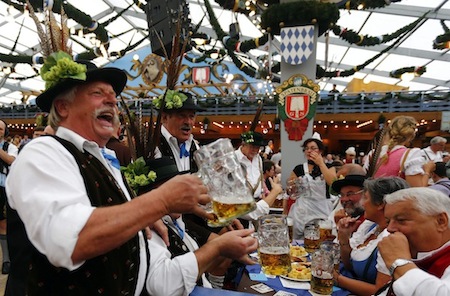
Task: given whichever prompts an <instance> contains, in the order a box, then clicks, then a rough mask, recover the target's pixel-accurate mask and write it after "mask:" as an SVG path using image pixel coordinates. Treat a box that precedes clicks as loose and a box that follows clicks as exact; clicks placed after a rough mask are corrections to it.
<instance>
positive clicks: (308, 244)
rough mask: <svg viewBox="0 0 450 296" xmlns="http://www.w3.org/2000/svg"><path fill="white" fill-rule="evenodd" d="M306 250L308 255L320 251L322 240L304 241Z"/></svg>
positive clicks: (306, 239)
mask: <svg viewBox="0 0 450 296" xmlns="http://www.w3.org/2000/svg"><path fill="white" fill-rule="evenodd" d="M304 244H305V249H306V251H307V252H308V253H312V252H314V251H315V250H317V249H319V246H320V239H309V238H306V237H305V239H304Z"/></svg>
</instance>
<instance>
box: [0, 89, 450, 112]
mask: <svg viewBox="0 0 450 296" xmlns="http://www.w3.org/2000/svg"><path fill="white" fill-rule="evenodd" d="M260 99H263V100H264V113H266V114H275V113H276V103H275V101H274V100H273V99H272V98H270V97H265V96H253V97H246V98H243V97H240V98H236V97H226V98H200V99H198V101H197V103H198V104H199V105H201V106H203V107H204V108H205V109H206V111H203V112H199V115H251V114H254V113H255V109H256V107H257V106H258V100H260ZM150 106H151V102H150V101H149V100H140V101H134V102H130V104H129V107H130V109H131V110H133V111H135V112H140V111H142V115H143V116H148V115H150V112H151V108H150ZM447 110H448V111H450V90H440V91H416V92H413V91H411V92H409V91H406V92H405V91H402V92H377V93H342V94H341V93H337V94H328V93H326V94H321V95H320V98H319V100H318V104H317V109H316V111H317V113H319V114H338V113H379V112H383V113H394V112H431V111H447ZM154 112H155V111H154ZM39 113H41V111H40V110H39V108H37V107H36V106H29V105H15V106H9V107H2V108H0V118H4V119H10V118H13V119H14V118H16V119H32V118H34V117H35V116H36V114H39Z"/></svg>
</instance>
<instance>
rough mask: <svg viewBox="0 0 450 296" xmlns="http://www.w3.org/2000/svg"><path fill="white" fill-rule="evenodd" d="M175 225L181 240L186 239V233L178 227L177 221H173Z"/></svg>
mask: <svg viewBox="0 0 450 296" xmlns="http://www.w3.org/2000/svg"><path fill="white" fill-rule="evenodd" d="M173 225H175V227H176V228H177V230H178V234H179V235H180V237H181V239H183V238H184V231H183V229H181V227H180V225H178V223H177V220H173Z"/></svg>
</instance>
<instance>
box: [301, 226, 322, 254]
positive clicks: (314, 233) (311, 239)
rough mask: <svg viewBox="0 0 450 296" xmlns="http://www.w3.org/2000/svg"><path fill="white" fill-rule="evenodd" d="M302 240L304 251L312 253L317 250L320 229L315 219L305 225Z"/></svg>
mask: <svg viewBox="0 0 450 296" xmlns="http://www.w3.org/2000/svg"><path fill="white" fill-rule="evenodd" d="M303 239H304V244H305V249H306V251H307V252H308V253H311V252H314V251H315V250H317V249H319V245H320V228H319V222H318V220H317V219H314V220H311V221H309V222H308V223H306V225H305V229H304V230H303Z"/></svg>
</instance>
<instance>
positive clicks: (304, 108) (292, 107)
mask: <svg viewBox="0 0 450 296" xmlns="http://www.w3.org/2000/svg"><path fill="white" fill-rule="evenodd" d="M284 106H285V112H286V115H287V117H289V118H290V119H292V120H301V119H303V118H305V117H306V115H308V112H309V95H307V94H291V95H287V96H286V103H285V105H284Z"/></svg>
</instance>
